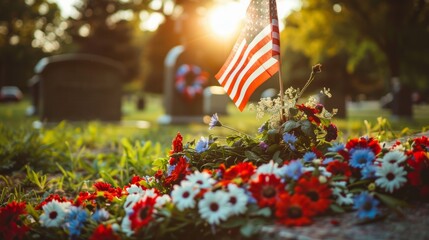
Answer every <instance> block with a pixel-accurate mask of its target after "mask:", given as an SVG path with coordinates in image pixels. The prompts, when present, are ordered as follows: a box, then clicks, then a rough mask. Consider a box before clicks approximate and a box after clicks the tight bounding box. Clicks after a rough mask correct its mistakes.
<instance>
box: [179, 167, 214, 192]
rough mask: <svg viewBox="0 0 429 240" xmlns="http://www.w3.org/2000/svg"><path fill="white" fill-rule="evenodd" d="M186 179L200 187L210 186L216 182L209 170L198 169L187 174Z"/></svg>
mask: <svg viewBox="0 0 429 240" xmlns="http://www.w3.org/2000/svg"><path fill="white" fill-rule="evenodd" d="M186 179H187V181H188V182H189V183H190V184H191V185H196V186H199V187H200V188H210V187H212V185H213V184H214V183H215V182H216V181H215V180H214V179H213V178H211V176H210V174H208V173H207V172H198V171H195V172H194V173H193V174H190V175H188V176H186Z"/></svg>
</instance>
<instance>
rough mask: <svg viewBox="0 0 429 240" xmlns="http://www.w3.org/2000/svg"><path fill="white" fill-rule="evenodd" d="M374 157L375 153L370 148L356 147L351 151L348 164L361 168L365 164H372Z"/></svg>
mask: <svg viewBox="0 0 429 240" xmlns="http://www.w3.org/2000/svg"><path fill="white" fill-rule="evenodd" d="M374 159H375V155H374V153H373V152H372V151H371V150H370V149H367V148H365V149H356V150H355V151H353V154H352V156H351V159H350V162H349V165H350V166H352V167H355V168H363V167H365V166H366V165H367V164H372V162H373V161H374Z"/></svg>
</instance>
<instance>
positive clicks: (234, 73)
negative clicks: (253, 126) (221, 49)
mask: <svg viewBox="0 0 429 240" xmlns="http://www.w3.org/2000/svg"><path fill="white" fill-rule="evenodd" d="M279 55H280V33H279V23H278V19H277V7H276V1H275V0H251V2H250V5H249V7H248V9H247V12H246V22H245V26H244V30H243V32H242V33H241V35H240V37H239V39H238V40H237V42H236V44H235V46H234V49H233V51H232V53H231V54H230V55H229V56H228V59H227V61H226V62H225V64H224V65H223V66H222V68H221V69H220V71H219V72H218V73H217V74H216V76H215V77H216V79H218V81H219V83H220V84H221V85H222V87H223V88H224V89H225V91H226V93H227V94H228V95H229V97H230V98H231V99H232V101H233V102H234V103H235V105H236V106H237V107H238V108H239V109H240V111H242V110H243V109H244V107H245V106H246V104H247V101H248V100H249V98H250V96H251V95H252V94H253V92H254V91H255V89H256V88H258V87H259V86H260V85H261V84H262V83H263V82H265V81H266V80H267V79H269V78H270V77H271V76H273V75H274V74H275V73H276V72H277V71H278V70H279V61H278V58H279Z"/></svg>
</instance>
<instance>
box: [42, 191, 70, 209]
mask: <svg viewBox="0 0 429 240" xmlns="http://www.w3.org/2000/svg"><path fill="white" fill-rule="evenodd" d="M52 200H56V201H57V202H71V203H72V202H73V201H72V200H68V199H67V198H66V197H60V195H58V194H50V195H49V196H48V197H47V198H45V200H43V202H41V203H40V204H39V205H37V206H36V207H35V209H36V210H41V209H42V207H43V206H44V205H45V204H47V203H48V202H52Z"/></svg>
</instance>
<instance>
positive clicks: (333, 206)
mask: <svg viewBox="0 0 429 240" xmlns="http://www.w3.org/2000/svg"><path fill="white" fill-rule="evenodd" d="M330 208H331V210H332V211H333V212H335V213H344V212H345V211H344V209H343V208H342V207H340V206H338V205H337V204H335V203H333V204H331V206H330Z"/></svg>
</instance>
